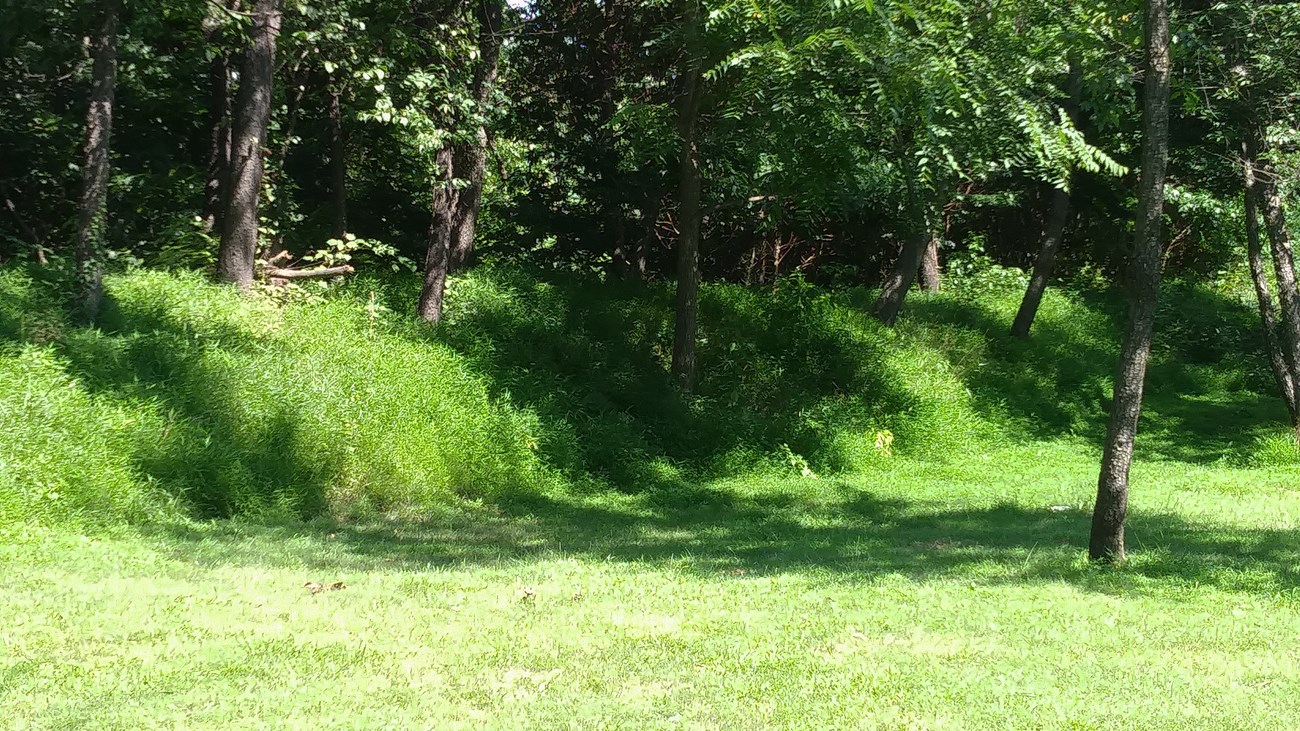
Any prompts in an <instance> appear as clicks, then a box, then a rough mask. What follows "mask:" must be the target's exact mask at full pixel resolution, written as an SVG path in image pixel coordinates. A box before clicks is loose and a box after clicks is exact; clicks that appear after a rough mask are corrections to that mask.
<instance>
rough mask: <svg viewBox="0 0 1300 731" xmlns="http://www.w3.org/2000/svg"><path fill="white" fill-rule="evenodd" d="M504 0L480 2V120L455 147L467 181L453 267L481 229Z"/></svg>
mask: <svg viewBox="0 0 1300 731" xmlns="http://www.w3.org/2000/svg"><path fill="white" fill-rule="evenodd" d="M503 12H504V11H503V9H502V3H501V0H478V2H477V3H476V10H475V15H476V17H477V19H478V38H479V40H478V47H479V63H478V66H477V67H475V69H474V82H473V89H472V91H473V94H474V101H475V103H476V105H477V108H478V115H479V118H480V121H479V124H478V128H477V129H476V130H475V132H474V139H473V140H472V141H470V142H467V143H462V144H459V145H457V146H456V153H455V154H456V173H457V174H458V175H462V176H464V177H465V179H466V180H467V181H468V185H467V186H466V187H465V188H464V189H463V190H461V191H460V194H459V195H458V196H457V202H456V219H455V223H454V224H453V225H454V229H453V231H452V241H451V244H452V253H451V266H452V269H453V270H459V269H462V268H464V267H465V265H466V264H467V263H468V262H469V258H470V256H471V255H472V254H473V253H474V232H475V230H476V229H477V227H478V213H479V208H480V207H481V206H482V203H483V179H484V177H485V174H486V171H487V149H488V130H487V126H486V125H485V124H484V123H483V121H482V117H483V115H485V114H486V113H487V106H488V102H489V101H490V100H491V98H492V90H493V89H494V88H495V87H496V83H497V75H498V73H499V71H500V63H501V21H502V14H503Z"/></svg>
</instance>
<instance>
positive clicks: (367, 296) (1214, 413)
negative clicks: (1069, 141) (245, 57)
mask: <svg viewBox="0 0 1300 731" xmlns="http://www.w3.org/2000/svg"><path fill="white" fill-rule="evenodd" d="M1013 283H1014V282H1013ZM108 284H109V287H108V309H107V311H106V317H105V320H104V322H103V324H102V326H101V327H100V328H98V329H84V328H75V327H71V326H70V325H69V324H68V323H67V321H66V318H65V317H63V315H62V314H61V312H62V309H61V304H60V303H61V297H62V294H61V291H62V290H61V289H60V287H61V285H60V284H59V282H58V281H57V280H51V279H48V278H47V275H45V274H44V273H41V272H35V273H33V272H24V271H21V270H13V269H11V270H3V271H0V576H3V577H4V585H3V587H2V588H0V719H5V721H4V723H3V724H0V726H4V727H6V728H8V727H13V728H18V729H25V728H41V729H45V728H51V729H54V728H59V729H62V728H85V729H97V730H98V729H138V728H212V729H218V728H220V729H232V728H250V729H251V728H258V729H260V728H294V729H299V728H301V729H333V728H340V729H347V728H354V729H374V728H438V729H442V728H449V729H451V728H500V729H517V728H536V729H552V728H581V729H591V728H627V729H649V728H685V729H746V728H750V729H769V728H781V729H785V728H790V729H799V728H807V729H827V728H844V729H872V728H880V729H909V728H917V729H928V728H948V729H953V728H956V729H1006V728H1046V729H1071V728H1073V729H1088V728H1096V729H1113V728H1129V729H1175V728H1185V729H1198V730H1199V729H1269V730H1272V729H1285V728H1300V663H1298V662H1297V661H1296V659H1295V654H1294V651H1293V648H1292V645H1293V644H1294V643H1293V639H1294V635H1295V631H1296V627H1298V626H1300V533H1298V532H1297V528H1298V527H1300V526H1298V525H1297V523H1298V522H1300V490H1298V489H1297V487H1296V486H1297V484H1300V480H1298V478H1300V459H1298V455H1297V450H1296V448H1295V445H1294V442H1293V441H1291V440H1290V437H1289V435H1288V430H1287V428H1286V425H1285V423H1284V416H1285V414H1284V411H1283V409H1282V408H1281V405H1280V403H1279V401H1278V399H1277V398H1276V396H1274V395H1273V394H1272V392H1271V383H1270V378H1269V375H1268V372H1267V365H1266V363H1265V361H1264V360H1263V358H1262V357H1261V356H1260V353H1259V347H1260V343H1259V335H1258V332H1257V328H1256V327H1255V326H1254V322H1255V319H1254V316H1253V315H1252V313H1251V311H1250V308H1249V307H1246V306H1244V305H1242V304H1241V303H1239V302H1237V301H1235V300H1234V299H1233V298H1231V297H1226V296H1223V295H1222V294H1219V293H1215V292H1213V291H1210V290H1206V289H1204V288H1198V287H1191V286H1183V285H1178V284H1177V283H1175V284H1174V285H1173V286H1171V287H1170V288H1169V296H1168V297H1167V298H1166V300H1165V304H1164V306H1163V309H1162V312H1161V324H1160V328H1159V331H1160V333H1161V335H1160V338H1159V340H1158V342H1157V343H1156V346H1155V348H1154V351H1153V361H1152V368H1151V378H1150V384H1149V390H1148V401H1147V408H1146V410H1145V412H1144V415H1143V421H1142V431H1141V434H1140V437H1139V442H1138V454H1139V461H1138V463H1137V465H1136V467H1135V470H1134V479H1133V495H1132V510H1133V512H1132V516H1131V521H1130V529H1129V543H1130V549H1131V559H1130V561H1129V562H1128V563H1127V564H1126V565H1125V566H1124V567H1122V568H1120V569H1099V568H1096V567H1092V566H1090V565H1088V563H1087V561H1086V560H1085V556H1084V553H1085V551H1084V549H1085V541H1086V537H1087V531H1088V511H1089V509H1090V507H1091V500H1092V497H1093V492H1094V489H1095V479H1096V468H1097V467H1096V465H1097V460H1098V453H1097V449H1098V444H1099V442H1100V437H1101V434H1102V430H1103V429H1104V426H1105V415H1106V408H1107V405H1108V403H1107V402H1108V399H1109V395H1110V380H1109V379H1110V375H1109V374H1110V371H1111V368H1112V367H1113V358H1114V352H1115V339H1116V332H1117V321H1118V320H1117V318H1118V317H1120V316H1122V307H1121V306H1119V303H1118V302H1117V300H1116V299H1115V298H1114V297H1113V296H1109V295H1106V294H1104V293H1095V292H1088V291H1076V292H1068V291H1060V290H1053V291H1052V292H1050V293H1049V296H1048V298H1047V299H1046V301H1045V303H1044V309H1043V312H1042V315H1041V317H1040V320H1039V322H1038V323H1037V325H1036V331H1035V335H1034V337H1033V338H1032V339H1031V340H1030V341H1020V340H1016V339H1013V338H1010V337H1008V336H1007V335H1006V334H1005V328H1006V323H1007V322H1009V321H1010V318H1011V316H1012V314H1014V310H1015V306H1016V296H1017V293H1016V292H1015V291H1013V289H1012V288H1009V287H1007V286H1000V287H999V286H988V285H986V284H982V283H981V282H979V281H978V280H975V279H973V280H971V281H970V282H958V283H957V284H959V285H962V286H957V287H954V288H952V291H949V292H946V293H944V294H942V295H938V296H916V297H914V298H912V299H911V300H910V301H909V305H908V307H907V310H906V317H905V319H904V320H903V322H902V323H901V324H900V327H899V328H898V329H897V330H896V331H891V330H887V329H884V328H881V327H880V326H878V325H877V324H876V323H874V321H872V320H871V319H870V317H869V315H868V314H867V312H868V308H869V305H870V301H871V298H870V293H869V292H863V291H844V292H827V291H823V290H819V289H816V288H812V287H808V286H804V285H801V284H799V283H798V282H794V281H790V282H783V283H782V286H781V288H780V289H779V290H778V291H776V292H775V293H771V292H758V291H752V290H747V289H744V288H741V287H735V286H726V285H710V286H707V287H705V288H704V290H703V292H702V298H701V315H702V317H701V336H702V337H701V344H700V361H701V367H702V371H701V381H700V388H699V394H698V395H697V397H695V398H692V399H682V398H680V397H678V396H677V395H676V394H675V392H674V390H673V389H672V386H671V383H670V381H669V379H668V376H667V372H666V371H667V358H668V349H669V347H670V344H671V321H670V307H671V301H672V299H671V296H672V295H671V290H670V288H666V287H662V286H630V285H607V284H602V283H599V282H591V281H583V280H578V279H573V278H568V277H544V276H536V275H523V274H519V273H506V272H491V271H480V272H475V273H474V274H472V275H470V276H468V277H465V278H461V279H458V280H456V281H455V282H453V285H452V289H451V292H450V299H449V311H448V322H447V324H446V326H445V327H443V328H441V329H440V330H438V331H431V330H429V329H427V328H424V327H420V326H417V325H415V324H414V323H412V322H410V321H409V319H408V318H406V317H405V316H404V315H402V314H400V313H404V312H408V311H410V307H411V303H412V299H413V297H414V295H415V289H414V287H413V285H412V283H411V282H403V281H396V280H385V279H365V278H363V279H360V280H358V281H357V282H355V283H354V284H352V285H350V286H349V287H348V288H346V289H344V290H343V291H341V292H338V293H335V294H333V295H330V296H328V297H325V298H323V299H319V300H313V301H308V302H300V303H294V304H289V305H285V306H281V305H277V304H275V303H273V302H271V301H269V300H264V299H259V298H242V297H238V296H236V295H235V294H234V293H233V292H230V291H228V290H225V289H222V288H218V287H214V286H211V285H209V284H206V283H204V282H203V281H202V280H201V279H200V278H199V277H197V276H194V275H183V274H181V275H176V274H163V273H157V272H152V273H150V272H138V273H133V274H128V275H118V276H115V277H111V278H110V279H109V282H108ZM886 434H889V435H892V436H893V443H892V454H888V453H886V450H883V449H880V448H878V446H877V444H878V441H877V440H878V439H880V438H881V437H882V436H884V435H886ZM801 475H802V476H801ZM807 475H814V476H807ZM307 581H320V582H326V583H328V582H332V581H344V582H346V584H347V588H346V589H344V590H342V591H333V592H325V593H321V594H318V595H312V594H310V593H309V592H308V591H307V590H306V589H305V588H303V584H304V583H305V582H307ZM526 588H527V590H528V591H525V589H526Z"/></svg>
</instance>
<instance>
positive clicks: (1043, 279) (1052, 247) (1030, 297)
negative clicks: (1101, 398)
mask: <svg viewBox="0 0 1300 731" xmlns="http://www.w3.org/2000/svg"><path fill="white" fill-rule="evenodd" d="M1069 219H1070V192H1069V191H1067V190H1061V189H1060V188H1057V189H1056V190H1055V191H1054V192H1053V193H1052V211H1051V213H1049V214H1048V217H1047V228H1046V229H1045V230H1044V232H1043V246H1042V248H1041V249H1039V251H1038V258H1037V259H1035V260H1034V271H1033V273H1032V274H1031V275H1030V276H1029V288H1028V289H1026V290H1025V297H1024V299H1022V300H1020V309H1019V310H1018V311H1017V312H1016V319H1015V321H1014V322H1012V323H1011V334H1012V335H1014V336H1016V337H1018V338H1025V337H1029V329H1030V328H1031V327H1033V325H1034V318H1035V317H1037V316H1038V306H1039V305H1041V304H1042V302H1043V293H1044V292H1045V291H1047V281H1048V280H1049V279H1050V278H1051V276H1052V270H1053V269H1055V268H1056V253H1057V252H1058V251H1059V250H1060V248H1061V240H1062V238H1064V235H1065V225H1066V223H1067V222H1068V221H1069Z"/></svg>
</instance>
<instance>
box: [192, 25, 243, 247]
mask: <svg viewBox="0 0 1300 731" xmlns="http://www.w3.org/2000/svg"><path fill="white" fill-rule="evenodd" d="M238 9H239V0H221V2H214V3H213V6H212V8H211V9H210V11H209V13H208V15H207V17H205V18H204V19H203V40H204V42H205V43H207V45H208V46H209V47H210V48H211V49H212V60H211V61H209V62H208V118H209V121H208V165H207V178H206V181H205V182H204V185H203V212H202V213H201V214H200V218H201V219H202V220H203V226H204V228H206V229H207V230H209V231H214V232H217V233H218V234H220V232H221V217H222V214H223V212H224V211H223V209H224V207H225V194H226V188H227V186H228V185H229V184H230V145H231V140H230V54H229V53H228V52H227V51H226V49H225V48H224V44H223V43H222V42H221V41H222V36H223V31H224V29H225V26H226V24H227V21H228V19H229V12H230V11H235V10H238Z"/></svg>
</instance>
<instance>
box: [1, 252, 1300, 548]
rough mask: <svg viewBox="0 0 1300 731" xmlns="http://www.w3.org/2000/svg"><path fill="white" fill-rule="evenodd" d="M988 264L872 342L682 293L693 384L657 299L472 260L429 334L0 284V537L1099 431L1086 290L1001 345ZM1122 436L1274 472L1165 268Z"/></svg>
mask: <svg viewBox="0 0 1300 731" xmlns="http://www.w3.org/2000/svg"><path fill="white" fill-rule="evenodd" d="M1017 281H1018V280H1015V279H1014V278H1008V277H1002V278H1001V279H999V280H997V281H990V282H983V283H981V282H966V281H963V282H962V283H960V284H962V285H963V286H957V287H953V288H952V291H950V292H946V293H944V294H939V295H929V296H926V295H914V296H913V298H911V299H910V300H909V304H908V308H907V316H906V317H905V319H904V320H903V321H902V322H901V323H900V326H899V327H898V328H897V329H896V330H891V329H887V328H884V327H881V326H880V325H879V324H877V323H876V322H875V321H874V320H873V319H872V318H871V317H870V314H869V311H870V305H871V300H872V293H871V292H868V291H865V290H841V291H827V290H823V289H819V288H816V287H813V286H811V285H807V284H805V283H803V282H801V281H800V280H798V279H789V280H784V281H782V282H781V283H780V285H779V286H778V287H776V288H775V290H762V291H759V290H753V289H748V288H744V287H740V286H736V285H721V284H715V285H707V286H705V287H704V289H703V291H702V295H701V303H700V341H699V347H700V352H699V364H700V375H701V378H700V383H699V388H698V390H697V393H696V394H695V395H694V396H693V397H691V398H683V397H681V396H679V395H678V394H677V393H676V391H675V390H674V389H673V387H672V383H671V381H670V379H669V376H668V361H669V359H670V353H671V344H672V315H671V312H672V310H671V308H672V289H671V286H662V285H643V284H608V283H601V282H597V281H590V280H580V279H575V278H569V277H543V276H538V275H532V274H526V273H521V272H517V271H515V272H504V271H491V270H479V271H476V272H474V273H471V274H469V275H467V276H465V277H462V278H459V279H457V280H455V281H454V282H452V285H451V287H450V290H449V295H448V312H447V318H446V320H445V323H444V325H443V326H442V327H440V328H438V329H437V330H433V329H430V328H427V327H425V326H423V325H419V324H417V323H415V322H413V321H412V319H411V318H410V317H408V316H407V314H406V313H409V312H411V311H412V308H413V302H414V298H415V296H416V294H417V288H416V284H415V283H413V282H411V281H409V278H406V279H402V278H397V277H394V278H380V277H362V278H359V279H358V280H356V281H354V282H353V283H351V284H350V285H348V286H346V287H344V288H342V289H341V290H339V291H337V292H334V293H332V294H329V295H327V296H325V297H317V298H313V299H311V300H303V301H296V302H295V301H291V302H288V303H283V302H273V301H271V300H269V299H267V298H264V297H253V296H240V295H238V294H236V293H235V292H233V291H231V290H228V289H225V288H222V287H218V286H215V285H211V284H208V283H206V282H205V281H204V280H203V278H202V277H201V276H200V275H198V274H174V273H160V272H135V273H130V274H122V275H117V276H113V277H110V278H109V280H108V299H107V303H106V311H105V314H104V317H103V320H102V322H101V325H100V327H99V328H97V329H86V328H76V327H72V326H70V325H69V324H68V322H67V320H66V318H65V317H64V316H63V314H62V312H63V308H62V305H61V303H62V301H63V297H62V293H61V292H62V290H61V289H60V287H59V285H58V284H57V282H55V281H54V280H50V279H46V278H43V276H42V274H41V273H40V272H39V271H37V272H32V271H28V270H20V269H9V270H4V271H0V525H4V524H12V523H15V522H18V521H25V522H29V523H31V522H35V523H49V524H55V523H111V522H119V521H132V522H139V521H154V520H160V519H164V518H167V517H168V516H182V515H184V516H192V517H222V516H233V515H261V516H275V515H282V516H297V517H310V516H317V515H331V516H333V517H335V518H342V519H347V518H353V517H374V516H385V517H391V516H419V515H420V514H421V513H422V512H424V511H429V510H433V509H436V508H437V506H439V505H440V504H446V503H449V502H453V501H464V500H470V501H475V500H500V499H506V498H509V497H511V496H516V495H528V494H542V493H547V492H548V491H555V490H577V491H590V490H603V489H611V488H614V489H619V490H623V491H629V492H643V491H647V490H673V489H675V488H682V487H683V486H686V485H689V484H690V483H692V482H693V481H698V480H704V479H719V478H727V477H731V476H736V475H741V474H751V473H756V472H757V473H771V474H792V475H802V476H805V477H809V478H812V477H816V476H824V475H827V474H832V473H837V472H861V471H871V470H874V469H877V468H879V467H880V466H882V465H883V464H884V463H886V462H887V461H889V460H891V459H895V458H897V457H913V458H917V459H924V460H929V461H935V462H939V463H942V462H945V461H959V460H962V459H964V458H969V457H970V456H971V455H975V454H986V453H989V452H995V451H997V450H999V449H1002V448H1005V447H1007V446H1009V445H1015V444H1023V443H1036V442H1045V441H1062V440H1063V441H1067V442H1071V443H1076V444H1077V445H1078V446H1079V447H1080V448H1082V449H1092V448H1094V447H1095V445H1096V444H1097V443H1098V441H1099V439H1100V436H1101V434H1102V431H1103V430H1104V426H1105V414H1106V409H1107V408H1108V400H1109V396H1110V371H1111V369H1112V367H1113V359H1114V353H1115V349H1116V348H1115V343H1116V339H1117V322H1118V321H1119V319H1120V318H1121V317H1122V314H1123V308H1122V306H1120V304H1119V302H1118V300H1117V299H1116V298H1114V297H1113V296H1109V295H1105V294H1100V293H1096V292H1090V291H1082V290H1081V291H1062V290H1052V291H1050V292H1049V295H1048V297H1047V298H1046V300H1045V301H1044V305H1043V309H1042V311H1041V313H1040V316H1039V319H1038V321H1037V322H1036V324H1035V332H1034V336H1033V337H1032V338H1031V339H1029V340H1027V341H1024V340H1018V339H1015V338H1011V337H1010V336H1008V335H1006V333H1005V330H1006V323H1008V322H1009V321H1010V319H1011V316H1012V315H1013V314H1014V311H1015V307H1016V305H1017V303H1018V296H1019V291H1018V290H1017V288H1016V287H1014V286H1012V284H1008V283H1009V282H1010V283H1016V282H1017ZM1165 303H1166V304H1165V307H1164V309H1163V311H1162V313H1161V325H1160V332H1161V333H1162V334H1161V336H1160V340H1159V342H1158V343H1157V347H1156V350H1155V356H1154V361H1153V366H1152V376H1151V379H1150V380H1151V388H1150V390H1149V397H1148V407H1147V410H1146V413H1145V416H1144V422H1143V436H1142V441H1141V442H1140V444H1139V453H1140V454H1142V455H1143V456H1144V457H1146V458H1155V459H1172V460H1182V461H1191V462H1233V463H1244V464H1257V463H1258V464H1279V463H1289V462H1294V461H1295V460H1296V454H1295V448H1294V446H1293V443H1291V442H1287V441H1286V437H1285V430H1284V429H1283V428H1282V423H1281V419H1282V416H1283V413H1282V410H1281V407H1280V404H1279V403H1278V402H1277V399H1276V398H1274V397H1273V396H1272V395H1271V393H1270V388H1269V386H1270V382H1269V379H1268V375H1267V371H1266V370H1264V368H1263V366H1264V361H1263V359H1262V358H1261V357H1260V355H1259V342H1258V341H1259V337H1258V333H1257V332H1256V330H1255V328H1254V326H1253V320H1252V319H1251V313H1250V310H1249V308H1247V307H1244V306H1243V305H1241V304H1240V303H1238V302H1235V301H1233V300H1231V299H1230V298H1226V297H1223V296H1221V295H1218V294H1215V293H1214V292H1211V291H1209V290H1206V289H1204V288H1198V287H1191V286H1183V285H1178V284H1175V285H1173V286H1172V287H1171V288H1170V290H1169V293H1168V296H1167V297H1166V300H1165Z"/></svg>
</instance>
